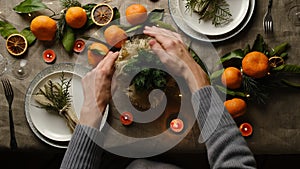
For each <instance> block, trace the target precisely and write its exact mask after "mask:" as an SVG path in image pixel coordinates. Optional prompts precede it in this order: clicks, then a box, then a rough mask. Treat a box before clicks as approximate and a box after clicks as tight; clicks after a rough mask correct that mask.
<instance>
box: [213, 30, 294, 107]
mask: <svg viewBox="0 0 300 169" xmlns="http://www.w3.org/2000/svg"><path fill="white" fill-rule="evenodd" d="M289 48H290V45H289V43H287V42H283V43H281V44H279V45H277V46H275V47H273V48H272V47H270V46H269V45H268V44H267V43H266V42H265V40H264V38H263V36H262V35H260V34H258V35H257V37H256V39H255V41H254V43H253V45H252V47H251V46H250V45H249V44H247V45H246V47H245V48H243V49H236V50H234V51H231V52H229V53H227V54H225V55H224V56H222V57H221V59H220V61H219V62H218V64H221V65H222V67H224V68H226V67H230V66H233V67H237V68H238V69H241V68H242V60H243V58H244V57H245V56H246V54H248V53H249V52H252V51H258V52H262V53H264V54H265V55H266V56H267V57H268V58H269V64H270V70H269V74H268V75H267V76H265V77H262V78H253V77H250V76H248V75H246V74H244V73H243V74H242V79H243V82H242V87H241V88H239V89H235V90H232V89H228V88H226V87H225V86H223V85H220V84H221V82H220V79H221V78H220V77H221V75H222V73H223V71H224V69H220V70H217V71H215V72H213V73H212V74H211V75H210V79H211V82H212V85H214V86H216V88H217V89H219V91H220V92H223V93H225V94H226V95H228V96H231V97H243V98H248V99H252V100H254V101H256V102H257V103H265V102H266V100H267V99H268V97H269V92H270V90H271V89H276V88H280V87H296V88H299V87H300V85H299V84H297V83H295V82H290V81H289V80H287V79H285V75H286V73H288V74H294V75H297V74H299V73H300V66H299V65H293V64H286V63H285V61H286V60H287V59H288V49H289ZM275 59H278V60H280V62H275V63H273V60H275ZM253 66H255V65H253Z"/></svg>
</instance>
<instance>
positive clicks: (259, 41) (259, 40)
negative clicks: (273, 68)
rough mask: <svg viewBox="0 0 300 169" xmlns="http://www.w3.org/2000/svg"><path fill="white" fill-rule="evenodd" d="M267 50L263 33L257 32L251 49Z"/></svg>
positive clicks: (263, 51)
mask: <svg viewBox="0 0 300 169" xmlns="http://www.w3.org/2000/svg"><path fill="white" fill-rule="evenodd" d="M266 50H267V45H266V43H265V41H264V38H263V36H262V35H261V34H257V36H256V39H255V41H254V44H253V46H252V49H251V51H258V52H262V53H265V51H266Z"/></svg>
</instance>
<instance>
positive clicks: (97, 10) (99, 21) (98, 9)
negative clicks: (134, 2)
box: [91, 3, 114, 26]
mask: <svg viewBox="0 0 300 169" xmlns="http://www.w3.org/2000/svg"><path fill="white" fill-rule="evenodd" d="M91 15H92V20H93V22H94V23H95V24H96V25H98V26H105V25H107V24H108V23H109V22H110V21H111V20H112V19H113V16H114V10H113V9H112V7H111V6H110V5H108V4H105V3H101V4H98V5H96V6H95V7H94V8H93V10H92V13H91Z"/></svg>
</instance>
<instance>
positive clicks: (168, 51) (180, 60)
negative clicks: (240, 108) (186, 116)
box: [144, 26, 210, 92]
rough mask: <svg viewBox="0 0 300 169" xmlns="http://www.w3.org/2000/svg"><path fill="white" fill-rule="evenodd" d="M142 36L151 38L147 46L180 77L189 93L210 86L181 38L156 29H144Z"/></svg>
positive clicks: (176, 34)
mask: <svg viewBox="0 0 300 169" xmlns="http://www.w3.org/2000/svg"><path fill="white" fill-rule="evenodd" d="M144 34H146V35H149V36H151V37H153V38H154V39H152V40H150V42H149V44H150V46H151V49H152V50H153V51H154V52H155V53H156V55H157V56H158V57H159V59H160V60H161V62H162V63H164V64H165V65H166V66H167V68H168V69H169V71H171V73H173V74H175V75H181V76H182V77H183V78H184V79H185V80H186V81H187V84H188V85H189V88H190V90H191V92H195V91H197V90H199V89H200V88H202V87H204V86H207V85H210V82H209V79H208V76H207V74H206V73H205V72H204V70H203V69H202V68H201V67H200V66H199V65H198V64H197V63H196V62H195V60H194V59H193V58H192V57H191V55H190V53H189V51H188V50H187V47H186V45H185V44H184V42H183V40H182V39H181V36H180V35H179V34H178V33H176V32H172V31H170V30H166V29H163V28H158V27H154V26H153V27H147V26H146V27H145V30H144Z"/></svg>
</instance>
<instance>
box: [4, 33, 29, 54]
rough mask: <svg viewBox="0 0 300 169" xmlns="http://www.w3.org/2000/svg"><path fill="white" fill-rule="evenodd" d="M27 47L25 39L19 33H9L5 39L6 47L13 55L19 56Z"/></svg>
mask: <svg viewBox="0 0 300 169" xmlns="http://www.w3.org/2000/svg"><path fill="white" fill-rule="evenodd" d="M27 47H28V45H27V40H26V38H25V37H24V36H23V35H21V34H11V35H10V36H9V37H8V38H7V39H6V49H7V51H8V52H9V53H10V54H12V55H14V56H20V55H22V54H24V53H25V52H26V50H27Z"/></svg>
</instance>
